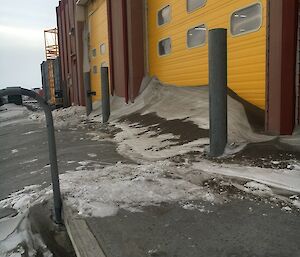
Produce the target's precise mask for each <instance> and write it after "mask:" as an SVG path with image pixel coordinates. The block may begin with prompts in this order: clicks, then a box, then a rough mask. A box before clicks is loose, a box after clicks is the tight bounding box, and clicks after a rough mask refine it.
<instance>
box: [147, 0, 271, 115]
mask: <svg viewBox="0 0 300 257" xmlns="http://www.w3.org/2000/svg"><path fill="white" fill-rule="evenodd" d="M257 2H259V3H261V5H262V9H263V23H262V27H261V28H260V29H259V30H258V31H256V32H253V33H249V34H246V35H243V36H238V37H233V36H231V34H230V32H229V30H230V16H231V14H232V13H233V12H234V11H236V10H238V9H241V8H243V7H246V6H249V5H251V4H254V3H257ZM166 5H170V6H171V21H170V22H169V23H167V24H164V25H163V26H160V27H158V26H157V12H158V10H160V9H161V8H163V7H164V6H166ZM266 6H267V3H266V0H262V1H256V0H207V3H206V5H205V6H204V7H202V8H199V9H198V10H196V11H194V12H191V13H188V12H187V11H186V1H178V0H148V39H149V41H148V42H149V53H148V55H149V72H150V74H151V75H156V76H157V77H158V78H159V79H160V80H161V81H162V82H164V83H167V84H174V85H178V86H197V85H207V84H208V46H207V43H206V45H204V46H202V47H197V48H192V49H188V48H187V43H186V37H187V31H188V30H189V29H191V28H193V27H195V26H198V25H201V24H205V25H206V27H207V28H208V29H212V28H219V27H221V28H227V29H228V32H229V33H228V84H229V87H230V88H231V89H232V90H234V91H235V92H236V93H237V94H238V95H240V96H241V97H242V98H244V99H246V100H247V101H249V102H251V103H253V104H255V105H256V106H258V107H260V108H262V109H264V108H265V84H266V78H265V77H266ZM167 37H170V38H171V42H172V43H171V44H172V50H171V53H170V54H169V55H166V56H163V57H160V56H158V42H159V41H160V40H161V39H164V38H167Z"/></svg>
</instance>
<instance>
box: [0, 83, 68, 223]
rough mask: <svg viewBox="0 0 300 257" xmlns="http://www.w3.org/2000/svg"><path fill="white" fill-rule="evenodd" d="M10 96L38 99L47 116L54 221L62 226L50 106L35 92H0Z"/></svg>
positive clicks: (8, 89) (20, 90)
mask: <svg viewBox="0 0 300 257" xmlns="http://www.w3.org/2000/svg"><path fill="white" fill-rule="evenodd" d="M9 95H25V96H29V97H31V98H33V99H36V100H37V101H38V103H39V104H40V106H41V107H42V108H43V110H44V113H45V116H46V124H47V131H48V147H49V160H50V165H51V179H52V189H53V201H54V221H55V222H56V223H58V224H62V218H61V209H62V201H61V193H60V186H59V174H58V165H57V154H56V143H55V133H54V126H53V117H52V113H51V108H50V106H49V105H48V103H47V102H46V101H45V100H44V98H42V97H41V96H39V95H38V94H37V93H35V92H34V91H31V90H28V89H24V88H20V87H11V88H6V89H2V90H0V97H1V96H9Z"/></svg>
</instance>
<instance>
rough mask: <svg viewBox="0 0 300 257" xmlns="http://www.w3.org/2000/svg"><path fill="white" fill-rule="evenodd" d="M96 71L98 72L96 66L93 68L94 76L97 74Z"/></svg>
mask: <svg viewBox="0 0 300 257" xmlns="http://www.w3.org/2000/svg"><path fill="white" fill-rule="evenodd" d="M97 71H98V69H97V66H96V65H95V66H93V73H94V74H97Z"/></svg>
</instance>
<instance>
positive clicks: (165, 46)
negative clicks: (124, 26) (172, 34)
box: [158, 38, 171, 56]
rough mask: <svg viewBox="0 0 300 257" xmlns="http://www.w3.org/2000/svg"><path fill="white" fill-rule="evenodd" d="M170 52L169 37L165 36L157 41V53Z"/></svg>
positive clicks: (162, 54)
mask: <svg viewBox="0 0 300 257" xmlns="http://www.w3.org/2000/svg"><path fill="white" fill-rule="evenodd" d="M169 53H171V38H166V39H163V40H161V41H159V43H158V54H159V56H164V55H167V54H169Z"/></svg>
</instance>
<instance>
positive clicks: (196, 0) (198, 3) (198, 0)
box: [186, 0, 207, 12]
mask: <svg viewBox="0 0 300 257" xmlns="http://www.w3.org/2000/svg"><path fill="white" fill-rule="evenodd" d="M206 1H207V0H187V2H186V8H187V11H188V12H193V11H195V10H197V9H199V8H201V7H203V6H204V5H205V4H206Z"/></svg>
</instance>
